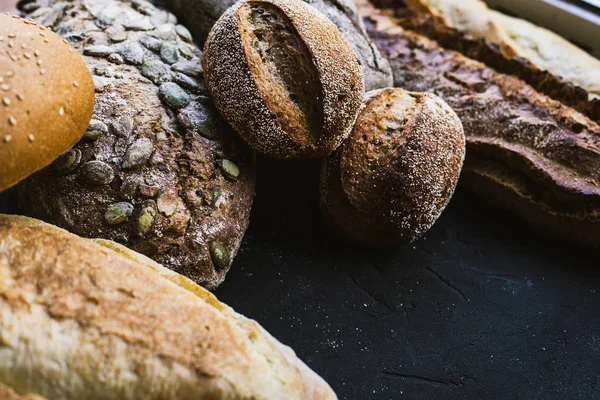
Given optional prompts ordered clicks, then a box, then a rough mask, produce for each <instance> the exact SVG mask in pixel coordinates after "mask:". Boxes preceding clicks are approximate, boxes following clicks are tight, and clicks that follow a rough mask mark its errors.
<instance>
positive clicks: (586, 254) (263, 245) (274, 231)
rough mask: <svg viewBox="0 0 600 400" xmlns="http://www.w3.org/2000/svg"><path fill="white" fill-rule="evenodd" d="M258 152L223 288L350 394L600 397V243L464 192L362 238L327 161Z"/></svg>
mask: <svg viewBox="0 0 600 400" xmlns="http://www.w3.org/2000/svg"><path fill="white" fill-rule="evenodd" d="M258 161H259V175H258V176H259V182H258V185H259V186H258V194H257V198H256V203H255V208H254V210H253V217H252V222H251V226H250V230H249V232H248V234H247V236H246V238H245V240H244V244H243V246H242V249H241V251H240V254H239V255H238V257H237V259H236V261H235V263H234V266H233V268H232V270H231V272H230V273H229V275H228V277H227V280H226V281H225V283H224V284H223V285H222V286H221V287H220V288H219V289H218V290H217V292H216V294H217V296H218V297H219V298H220V299H221V300H222V301H224V302H226V303H228V304H229V305H231V306H232V307H234V308H235V309H236V310H237V311H239V312H241V313H244V314H245V315H247V316H249V317H251V318H254V319H256V320H258V321H259V322H260V323H261V324H262V325H263V326H264V327H265V328H266V329H267V330H269V331H270V332H271V333H272V334H273V335H274V336H275V337H277V338H278V339H279V340H281V341H282V342H284V343H286V344H288V345H291V346H292V347H293V348H294V349H295V350H296V352H297V353H298V355H299V356H300V357H301V358H302V359H303V360H304V361H305V362H306V363H307V364H309V366H310V367H311V368H313V369H314V370H315V371H317V372H318V373H319V374H321V375H322V376H323V377H324V378H325V379H326V380H327V381H328V382H329V383H330V384H331V386H332V387H333V388H334V390H335V391H336V392H337V393H338V395H339V397H340V399H349V400H350V399H352V400H355V399H382V400H383V399H386V400H387V399H394V400H395V399H402V398H407V399H455V398H460V399H517V398H519V399H521V398H523V399H576V398H582V399H592V398H600V381H599V377H600V271H599V268H598V264H599V261H598V259H599V258H600V257H599V256H600V254H599V253H598V252H597V251H594V250H589V249H585V248H581V247H577V246H574V245H570V244H566V243H563V242H560V241H556V240H553V239H551V238H547V237H544V236H542V235H539V234H537V233H535V232H533V231H532V230H531V229H530V228H529V227H528V226H527V225H525V223H523V222H522V221H521V220H519V219H518V218H516V217H514V216H513V215H511V214H510V213H508V212H507V211H504V210H502V209H498V208H494V207H491V206H488V205H486V204H485V203H483V202H482V201H481V200H479V198H477V197H476V196H475V195H473V194H471V193H470V192H467V191H466V190H463V189H459V190H458V192H457V194H456V196H455V197H454V199H453V200H452V203H451V204H450V206H449V207H448V210H447V211H446V213H444V215H443V216H442V218H441V220H440V221H439V222H438V224H436V225H435V227H434V228H433V230H432V231H431V232H430V233H429V234H428V235H427V237H426V238H424V239H423V240H421V241H419V242H417V243H415V244H414V245H411V246H406V247H404V248H399V249H394V250H388V251H381V250H379V251H373V250H368V249H363V248H359V247H356V246H353V245H351V244H347V243H342V242H340V241H338V240H337V239H336V238H334V237H332V236H331V235H329V234H328V233H327V232H326V231H325V229H324V227H323V226H322V222H321V219H320V216H319V210H318V183H317V182H318V174H319V165H318V164H315V163H295V164H294V163H282V162H275V161H270V160H266V159H264V158H259V160H258ZM7 197H8V195H6V194H5V195H3V196H0V210H7V209H8V208H10V207H7ZM13 206H14V204H13Z"/></svg>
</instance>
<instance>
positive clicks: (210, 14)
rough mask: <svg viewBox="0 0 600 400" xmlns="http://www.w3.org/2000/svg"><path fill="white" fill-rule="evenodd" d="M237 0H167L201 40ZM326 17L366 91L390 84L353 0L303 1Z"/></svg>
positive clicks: (389, 73) (388, 73) (384, 62)
mask: <svg viewBox="0 0 600 400" xmlns="http://www.w3.org/2000/svg"><path fill="white" fill-rule="evenodd" d="M236 1H237V0H167V3H168V4H169V7H170V8H171V9H172V10H173V11H174V12H175V14H177V15H178V16H179V17H180V18H181V20H182V21H183V23H185V24H186V25H187V26H188V27H189V28H190V30H191V31H192V33H193V34H194V38H195V39H196V40H197V41H199V42H200V43H204V42H205V41H206V38H207V37H208V33H209V32H210V29H211V28H212V26H213V25H214V23H215V22H216V21H217V20H218V19H219V17H220V16H221V15H222V14H223V13H224V12H225V11H226V10H227V9H228V8H229V7H231V6H232V5H233V4H234V3H235V2H236ZM304 2H306V3H308V4H310V5H311V6H313V7H315V8H316V9H317V10H319V11H320V12H322V13H323V14H324V15H325V16H326V17H327V18H329V19H330V20H331V21H332V22H333V23H334V24H335V25H336V26H337V27H338V29H339V30H340V32H342V34H343V35H344V37H345V38H346V40H347V41H348V42H349V43H350V46H352V49H353V50H354V51H355V52H356V54H357V55H358V58H359V60H360V63H361V66H362V69H363V74H364V77H365V87H366V90H374V89H380V88H384V87H390V86H392V84H393V75H392V70H391V68H390V65H389V63H388V62H387V60H386V59H385V58H384V57H382V56H381V54H380V53H379V50H378V49H377V47H376V46H374V45H373V43H372V42H371V40H370V39H369V36H368V35H367V33H366V30H365V27H364V25H363V22H362V19H361V17H360V16H359V15H358V12H357V10H356V6H355V5H354V2H353V1H352V0H304Z"/></svg>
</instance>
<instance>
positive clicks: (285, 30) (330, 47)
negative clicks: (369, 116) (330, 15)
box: [202, 0, 364, 159]
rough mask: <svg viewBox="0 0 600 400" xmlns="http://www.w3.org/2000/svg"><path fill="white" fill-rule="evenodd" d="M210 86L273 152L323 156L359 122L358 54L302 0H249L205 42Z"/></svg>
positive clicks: (236, 124)
mask: <svg viewBox="0 0 600 400" xmlns="http://www.w3.org/2000/svg"><path fill="white" fill-rule="evenodd" d="M202 62H203V66H204V76H205V81H206V86H207V89H208V91H209V92H210V93H211V95H212V98H213V100H214V102H215V105H216V107H217V109H218V110H219V111H220V113H221V115H222V116H223V117H224V119H225V120H226V121H227V122H229V124H230V125H231V126H232V127H233V128H234V129H235V130H236V131H237V132H238V133H239V134H240V136H241V137H242V138H243V139H244V140H245V141H246V142H247V143H248V144H250V146H251V147H252V148H253V149H255V150H257V151H259V152H261V153H264V154H266V155H269V156H271V157H275V158H282V159H290V158H296V159H298V158H311V157H322V156H326V155H328V154H330V153H331V152H332V151H334V150H335V149H336V148H337V147H338V146H339V145H340V143H341V142H342V140H344V139H345V138H346V137H347V136H348V134H349V133H350V130H351V129H352V125H353V124H354V120H355V119H356V115H357V113H358V109H359V107H360V104H361V101H362V97H363V95H364V82H363V75H362V71H361V68H360V64H359V61H358V59H357V58H356V54H355V53H354V51H352V49H351V48H350V46H349V45H348V42H347V41H346V40H345V39H344V37H343V36H342V35H341V33H340V32H339V30H338V29H337V28H336V27H335V25H333V24H332V23H331V21H329V20H328V19H327V18H326V17H325V16H324V15H323V14H321V13H319V12H318V11H317V10H316V9H314V8H313V7H311V6H309V5H307V4H306V3H304V2H302V1H300V0H261V1H256V0H244V1H241V2H238V3H236V4H235V5H234V6H233V7H231V8H230V9H229V10H227V11H226V12H225V13H224V14H223V16H222V17H221V18H220V19H219V20H218V21H217V23H216V24H215V25H214V26H213V29H212V30H211V32H210V35H209V37H208V39H207V41H206V44H205V46H204V58H203V61H202Z"/></svg>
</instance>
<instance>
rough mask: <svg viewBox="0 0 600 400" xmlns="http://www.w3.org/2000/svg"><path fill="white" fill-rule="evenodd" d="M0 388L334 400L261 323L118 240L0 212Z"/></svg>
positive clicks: (65, 395) (118, 395)
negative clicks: (87, 235) (98, 238)
mask: <svg viewBox="0 0 600 400" xmlns="http://www.w3.org/2000/svg"><path fill="white" fill-rule="evenodd" d="M0 278H1V279H0V383H1V384H4V385H7V386H9V387H11V388H13V389H14V390H15V391H16V392H17V393H31V394H34V393H35V394H40V395H42V396H44V397H47V398H48V399H58V398H60V399H65V400H69V399H83V398H85V399H89V400H96V399H123V400H129V399H167V398H168V399H173V400H177V399H189V400H192V399H251V398H254V399H278V398H285V399H297V400H301V399H314V400H317V399H319V400H322V399H323V400H325V399H335V398H336V397H335V395H334V393H333V392H332V390H331V389H330V388H329V386H328V385H327V384H326V383H325V382H324V381H323V380H322V379H321V378H319V377H318V376H317V375H316V374H315V373H314V372H312V371H310V370H309V369H308V367H306V365H304V364H303V363H302V362H301V361H300V360H298V359H297V358H296V356H295V355H294V352H293V351H292V350H291V349H290V348H288V347H286V346H283V345H282V344H280V343H279V342H277V341H276V340H275V339H274V338H273V337H272V336H271V335H269V334H268V333H267V332H266V331H265V330H264V329H263V328H261V327H260V326H259V325H258V324H257V323H256V322H254V321H251V320H248V319H246V318H244V317H243V316H241V315H239V314H237V313H236V312H235V311H233V310H232V309H231V308H229V307H228V306H226V305H225V304H222V303H220V302H219V301H218V300H217V299H216V298H215V297H214V296H213V295H212V294H210V293H209V292H207V291H206V290H204V289H202V288H201V287H199V286H198V285H196V284H194V283H193V282H191V281H190V280H189V279H187V278H185V277H183V276H181V275H178V274H176V273H174V272H172V271H170V270H168V269H166V268H163V267H162V266H160V265H158V264H156V263H155V262H153V261H152V260H150V259H148V258H146V257H144V256H142V255H139V254H136V253H134V252H131V251H130V250H128V249H126V248H125V247H123V246H120V245H118V244H116V243H114V242H107V241H97V242H96V243H94V242H93V241H91V240H88V239H82V238H79V237H77V236H75V235H72V234H70V233H68V232H66V231H64V230H62V229H59V228H56V227H53V226H50V225H47V224H44V223H42V222H40V221H37V220H33V219H29V218H25V217H18V216H6V215H0Z"/></svg>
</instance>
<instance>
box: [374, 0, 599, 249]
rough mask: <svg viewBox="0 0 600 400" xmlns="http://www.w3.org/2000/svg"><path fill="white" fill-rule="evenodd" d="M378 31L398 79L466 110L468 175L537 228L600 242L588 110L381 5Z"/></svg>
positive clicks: (595, 140)
mask: <svg viewBox="0 0 600 400" xmlns="http://www.w3.org/2000/svg"><path fill="white" fill-rule="evenodd" d="M363 12H365V13H366V14H370V15H371V17H374V18H371V19H372V20H373V21H376V22H377V23H378V26H379V28H380V29H385V30H386V31H387V32H382V31H380V30H377V29H376V27H375V26H374V25H371V28H372V30H371V34H372V37H373V39H374V40H375V42H376V43H377V44H378V46H379V48H380V50H381V51H382V53H383V54H384V55H385V56H387V57H388V59H389V60H390V63H391V65H392V69H393V71H394V80H395V85H396V86H399V87H402V88H404V89H407V90H412V91H431V92H433V93H436V94H437V95H439V96H440V97H442V98H443V99H444V100H445V101H446V102H447V103H448V104H450V106H451V107H452V108H453V109H454V110H455V111H456V113H457V114H458V116H459V117H460V119H461V121H462V123H463V126H464V129H465V135H466V137H467V157H466V162H465V167H464V170H463V171H464V174H463V182H464V183H465V184H466V185H467V186H469V187H471V188H472V189H473V190H475V191H476V192H478V193H480V194H481V195H482V196H483V197H484V198H487V199H490V200H492V201H493V202H494V203H496V204H500V205H503V206H504V207H507V208H509V209H511V210H513V211H514V212H516V213H518V214H519V215H521V216H522V217H523V218H524V219H526V220H527V221H528V222H529V223H530V224H531V225H532V226H534V227H535V228H537V229H539V230H542V231H545V232H548V233H551V234H554V235H557V236H559V237H562V238H565V239H568V240H573V241H576V242H578V243H582V244H586V245H591V246H599V245H600V126H599V125H598V124H597V123H595V122H593V121H592V120H590V119H589V118H586V116H584V115H583V114H581V113H579V112H577V111H576V110H574V109H572V108H569V107H567V106H565V105H563V104H561V103H560V102H558V101H556V100H554V99H551V98H550V97H548V96H545V95H543V94H541V93H539V92H537V91H536V90H535V89H534V88H533V87H531V86H529V85H528V84H526V83H525V82H524V81H522V80H520V79H518V78H517V77H515V76H511V75H505V74H502V73H498V72H497V71H495V70H493V69H491V68H489V67H487V66H485V65H484V64H482V63H480V62H477V61H474V60H471V59H469V58H467V57H465V56H463V55H462V54H460V53H457V52H454V51H450V50H447V49H444V48H442V47H440V46H439V45H438V44H437V43H436V42H434V41H432V40H429V39H427V38H426V37H423V36H421V35H418V34H416V33H414V32H410V31H408V30H406V29H403V28H402V27H400V26H398V25H396V24H395V23H394V21H392V20H389V19H388V18H387V17H385V16H382V15H381V14H378V13H377V11H376V10H374V9H368V8H363Z"/></svg>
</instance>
